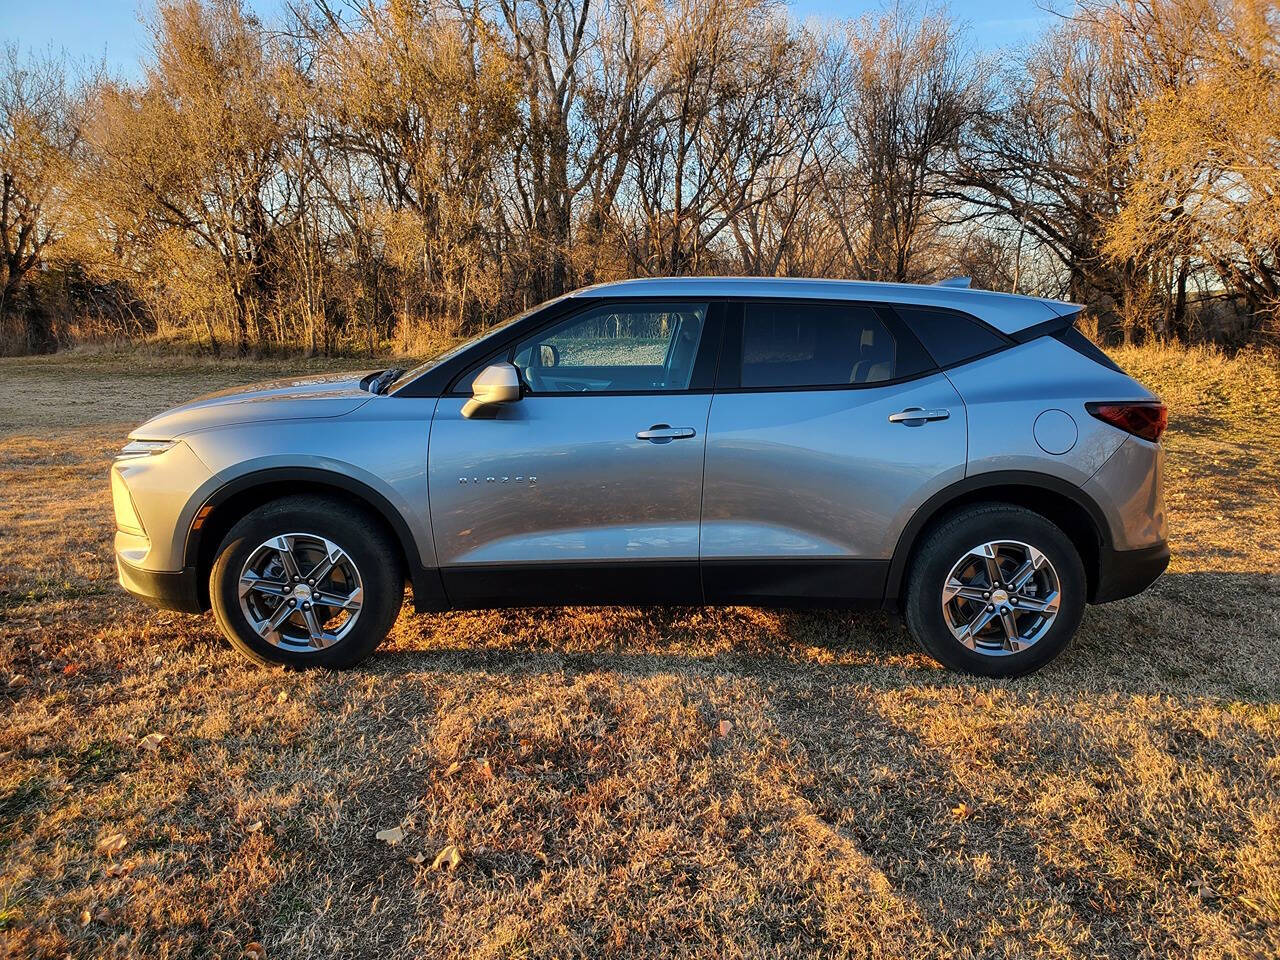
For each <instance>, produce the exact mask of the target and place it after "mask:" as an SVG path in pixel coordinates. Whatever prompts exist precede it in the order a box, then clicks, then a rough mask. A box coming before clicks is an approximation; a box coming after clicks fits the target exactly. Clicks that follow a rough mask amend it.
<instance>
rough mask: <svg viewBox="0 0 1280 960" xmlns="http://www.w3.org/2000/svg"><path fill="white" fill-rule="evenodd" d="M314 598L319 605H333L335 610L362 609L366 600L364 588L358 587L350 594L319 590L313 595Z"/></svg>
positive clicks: (353, 610) (352, 610)
mask: <svg viewBox="0 0 1280 960" xmlns="http://www.w3.org/2000/svg"><path fill="white" fill-rule="evenodd" d="M311 598H312V600H313V601H314V602H315V603H316V605H317V606H321V607H332V608H333V609H335V610H347V611H351V612H355V611H356V610H359V609H360V605H361V603H363V602H364V589H363V588H362V587H356V588H355V589H354V590H352V591H351V593H350V594H349V595H348V596H345V597H344V596H342V595H341V594H337V593H331V592H329V591H327V590H324V591H321V590H317V591H316V592H315V593H313V594H312V595H311Z"/></svg>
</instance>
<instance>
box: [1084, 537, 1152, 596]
mask: <svg viewBox="0 0 1280 960" xmlns="http://www.w3.org/2000/svg"><path fill="white" fill-rule="evenodd" d="M1167 566H1169V544H1168V543H1166V542H1163V541H1162V542H1160V543H1157V544H1154V545H1152V546H1150V547H1142V548H1141V549H1139V550H1112V549H1110V548H1108V547H1103V548H1102V550H1101V552H1100V553H1099V556H1098V582H1097V583H1096V584H1095V585H1094V590H1093V596H1092V597H1090V598H1089V600H1090V602H1092V603H1109V602H1110V601H1112V600H1123V599H1124V598H1125V597H1132V596H1133V595H1134V594H1138V593H1141V592H1142V591H1143V590H1145V589H1147V587H1149V586H1151V584H1153V583H1155V582H1156V580H1157V579H1158V578H1159V576H1160V574H1162V573H1164V571H1165V568H1166V567H1167Z"/></svg>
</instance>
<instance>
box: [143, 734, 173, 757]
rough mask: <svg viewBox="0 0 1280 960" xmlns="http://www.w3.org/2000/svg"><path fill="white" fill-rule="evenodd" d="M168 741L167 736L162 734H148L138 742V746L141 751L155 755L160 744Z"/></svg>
mask: <svg viewBox="0 0 1280 960" xmlns="http://www.w3.org/2000/svg"><path fill="white" fill-rule="evenodd" d="M168 739H169V736H168V734H164V733H148V734H147V735H146V736H145V737H143V738H142V739H141V740H139V741H138V746H140V747H141V748H142V749H143V750H148V751H150V752H151V753H155V752H156V751H157V750H159V749H160V744H162V743H164V742H165V741H166V740H168Z"/></svg>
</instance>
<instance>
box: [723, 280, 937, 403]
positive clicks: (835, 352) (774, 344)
mask: <svg viewBox="0 0 1280 960" xmlns="http://www.w3.org/2000/svg"><path fill="white" fill-rule="evenodd" d="M904 340H905V341H906V342H904ZM930 366H931V364H930V363H929V362H928V360H927V359H925V358H924V356H923V353H922V351H921V350H920V347H919V345H918V344H917V343H915V342H914V341H912V340H911V339H910V338H909V337H908V338H899V337H897V336H895V335H894V334H893V333H892V332H891V331H890V330H889V328H888V327H887V326H885V324H884V322H883V321H882V320H881V319H880V317H879V316H878V315H877V314H876V312H875V310H873V309H872V308H871V307H867V306H861V305H858V304H828V303H788V302H786V301H778V302H776V303H748V304H746V305H745V310H744V315H743V327H742V381H741V382H742V386H743V387H746V388H750V387H757V388H759V387H837V386H848V385H850V384H874V383H883V382H885V381H888V380H898V379H901V378H903V377H909V376H914V375H916V374H918V373H921V372H923V371H924V370H926V369H929V368H930Z"/></svg>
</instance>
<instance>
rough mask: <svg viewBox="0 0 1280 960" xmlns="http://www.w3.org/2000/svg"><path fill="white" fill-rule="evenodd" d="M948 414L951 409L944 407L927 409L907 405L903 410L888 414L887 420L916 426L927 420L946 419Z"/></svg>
mask: <svg viewBox="0 0 1280 960" xmlns="http://www.w3.org/2000/svg"><path fill="white" fill-rule="evenodd" d="M949 416H951V411H950V410H948V409H946V408H945V407H931V408H930V409H928V410H926V409H924V408H923V407H907V409H905V410H900V411H899V412H897V413H891V414H889V422H890V423H905V424H906V425H907V426H908V427H918V426H920V424H922V423H926V422H928V421H929V420H946V419H947V417H949Z"/></svg>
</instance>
